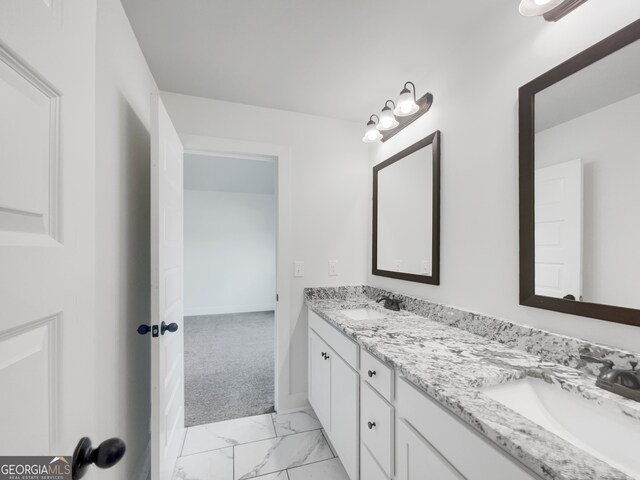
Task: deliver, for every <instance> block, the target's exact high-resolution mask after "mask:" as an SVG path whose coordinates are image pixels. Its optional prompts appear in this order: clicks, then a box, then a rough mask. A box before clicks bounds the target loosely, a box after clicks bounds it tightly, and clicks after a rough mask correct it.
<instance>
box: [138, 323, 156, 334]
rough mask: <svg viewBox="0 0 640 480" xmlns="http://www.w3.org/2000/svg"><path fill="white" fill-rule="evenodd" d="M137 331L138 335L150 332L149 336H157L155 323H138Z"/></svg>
mask: <svg viewBox="0 0 640 480" xmlns="http://www.w3.org/2000/svg"><path fill="white" fill-rule="evenodd" d="M137 332H138V333H139V334H140V335H146V334H147V333H149V332H151V336H152V337H157V336H158V326H157V325H152V326H149V325H145V324H144V323H143V324H142V325H140V326H139V327H138V329H137Z"/></svg>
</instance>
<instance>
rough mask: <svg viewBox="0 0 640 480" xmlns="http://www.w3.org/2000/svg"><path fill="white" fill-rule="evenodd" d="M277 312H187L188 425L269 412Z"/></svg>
mask: <svg viewBox="0 0 640 480" xmlns="http://www.w3.org/2000/svg"><path fill="white" fill-rule="evenodd" d="M274 327H275V325H274V313H273V312H255V313H235V314H225V315H203V316H194V317H185V321H184V374H185V379H184V387H185V423H186V426H187V427H190V426H194V425H203V424H206V423H212V422H219V421H222V420H229V419H232V418H240V417H248V416H251V415H261V414H264V413H271V412H273V411H274V409H273V395H274V370H275V366H274V350H275V343H274V341H275V340H274V335H275V333H274V330H275V328H274Z"/></svg>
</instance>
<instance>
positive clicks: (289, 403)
mask: <svg viewBox="0 0 640 480" xmlns="http://www.w3.org/2000/svg"><path fill="white" fill-rule="evenodd" d="M310 406H311V405H309V399H308V398H307V393H306V392H301V393H295V394H292V395H288V396H287V397H286V398H281V399H279V401H278V413H291V412H296V411H298V410H303V409H305V408H309V407H310Z"/></svg>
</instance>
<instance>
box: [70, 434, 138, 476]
mask: <svg viewBox="0 0 640 480" xmlns="http://www.w3.org/2000/svg"><path fill="white" fill-rule="evenodd" d="M125 450H126V446H125V444H124V442H123V441H122V440H120V439H119V438H110V439H109V440H105V441H104V442H102V443H101V444H100V445H99V446H98V448H95V449H94V448H93V447H92V446H91V440H90V439H89V437H83V438H82V439H80V441H79V442H78V445H77V446H76V449H75V451H74V452H73V461H72V462H71V478H72V479H73V480H80V479H81V478H82V477H84V475H85V473H87V469H88V468H89V465H91V464H92V463H93V464H94V465H95V466H96V467H99V468H111V467H113V466H114V465H115V464H116V463H118V462H119V461H120V460H121V459H122V457H124V452H125Z"/></svg>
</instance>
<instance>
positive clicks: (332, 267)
mask: <svg viewBox="0 0 640 480" xmlns="http://www.w3.org/2000/svg"><path fill="white" fill-rule="evenodd" d="M337 275H338V261H337V260H329V276H331V277H335V276H337Z"/></svg>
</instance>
